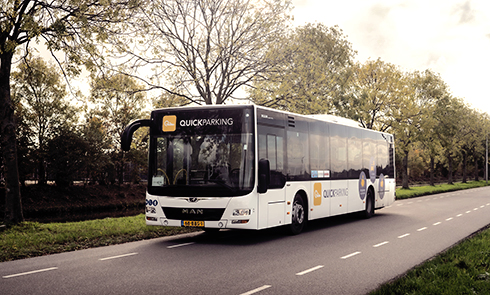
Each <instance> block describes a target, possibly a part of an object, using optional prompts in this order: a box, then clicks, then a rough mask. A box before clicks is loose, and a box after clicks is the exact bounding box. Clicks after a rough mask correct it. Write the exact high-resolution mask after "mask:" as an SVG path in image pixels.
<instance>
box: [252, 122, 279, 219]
mask: <svg viewBox="0 0 490 295" xmlns="http://www.w3.org/2000/svg"><path fill="white" fill-rule="evenodd" d="M284 146H285V131H284V128H281V127H273V126H270V125H269V126H267V125H261V124H259V125H258V147H259V153H258V154H259V159H267V160H269V164H270V184H269V187H268V190H267V192H266V193H264V194H259V228H264V227H272V226H280V225H283V224H284V216H285V211H286V194H285V191H286V190H285V185H286V176H285V167H284V163H285V161H284V157H285V153H284Z"/></svg>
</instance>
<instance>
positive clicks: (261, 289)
mask: <svg viewBox="0 0 490 295" xmlns="http://www.w3.org/2000/svg"><path fill="white" fill-rule="evenodd" d="M270 287H272V286H271V285H263V286H262V287H258V288H257V289H253V290H251V291H248V292H245V293H242V294H240V295H251V294H255V293H258V292H260V291H263V290H265V289H268V288H270Z"/></svg>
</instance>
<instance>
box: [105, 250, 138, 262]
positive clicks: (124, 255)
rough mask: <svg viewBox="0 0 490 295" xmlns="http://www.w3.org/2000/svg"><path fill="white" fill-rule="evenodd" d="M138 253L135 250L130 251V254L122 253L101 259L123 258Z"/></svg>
mask: <svg viewBox="0 0 490 295" xmlns="http://www.w3.org/2000/svg"><path fill="white" fill-rule="evenodd" d="M137 254H138V253H137V252H133V253H128V254H122V255H116V256H111V257H105V258H100V259H99V261H105V260H111V259H117V258H123V257H128V256H133V255H137Z"/></svg>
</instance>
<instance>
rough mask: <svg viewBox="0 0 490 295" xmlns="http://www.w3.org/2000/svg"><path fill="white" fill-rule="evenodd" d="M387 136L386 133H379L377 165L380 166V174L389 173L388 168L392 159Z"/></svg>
mask: <svg viewBox="0 0 490 295" xmlns="http://www.w3.org/2000/svg"><path fill="white" fill-rule="evenodd" d="M385 137H386V136H385V135H379V138H378V140H377V151H378V162H377V165H376V166H378V167H377V168H378V175H380V174H381V173H383V175H385V176H387V175H388V174H389V172H388V170H389V169H388V168H389V165H390V162H389V160H390V159H389V154H388V142H387V141H386V139H385Z"/></svg>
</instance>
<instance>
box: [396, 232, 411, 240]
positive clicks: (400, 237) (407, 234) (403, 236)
mask: <svg viewBox="0 0 490 295" xmlns="http://www.w3.org/2000/svg"><path fill="white" fill-rule="evenodd" d="M409 235H410V234H409V233H406V234H404V235H401V236H398V238H399V239H403V238H405V237H408V236H409Z"/></svg>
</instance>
